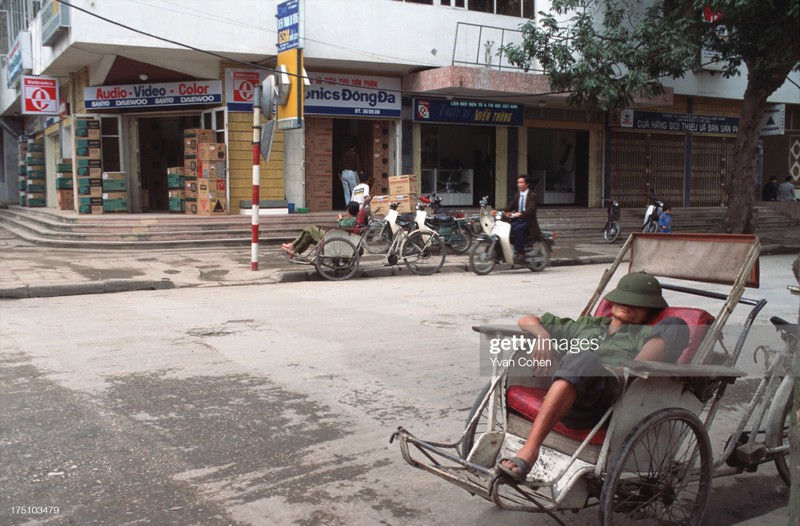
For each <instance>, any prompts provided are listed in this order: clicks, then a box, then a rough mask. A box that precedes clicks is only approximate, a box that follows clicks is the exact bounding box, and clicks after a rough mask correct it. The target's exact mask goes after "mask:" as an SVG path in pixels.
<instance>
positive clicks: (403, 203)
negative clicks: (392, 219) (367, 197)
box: [369, 194, 419, 216]
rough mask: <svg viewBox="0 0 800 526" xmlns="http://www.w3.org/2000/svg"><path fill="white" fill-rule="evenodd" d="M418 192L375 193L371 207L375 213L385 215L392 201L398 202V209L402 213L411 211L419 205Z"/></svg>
mask: <svg viewBox="0 0 800 526" xmlns="http://www.w3.org/2000/svg"><path fill="white" fill-rule="evenodd" d="M418 199H419V195H418V194H391V195H374V196H372V201H370V203H369V207H370V209H371V210H372V214H373V215H383V216H385V215H386V214H387V213H388V212H389V205H390V204H391V203H398V205H397V211H398V212H400V213H403V212H411V211H413V210H414V209H415V207H416V206H417V200H418Z"/></svg>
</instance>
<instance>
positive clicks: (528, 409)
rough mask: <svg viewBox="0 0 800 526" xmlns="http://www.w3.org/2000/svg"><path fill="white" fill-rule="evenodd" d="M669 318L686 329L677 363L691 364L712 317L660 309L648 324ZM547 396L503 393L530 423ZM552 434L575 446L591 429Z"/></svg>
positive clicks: (607, 306) (607, 308) (601, 312)
mask: <svg viewBox="0 0 800 526" xmlns="http://www.w3.org/2000/svg"><path fill="white" fill-rule="evenodd" d="M594 315H595V316H610V315H611V302H609V301H606V300H605V299H604V300H602V301H601V302H600V304H599V305H598V306H597V309H596V310H595V312H594ZM670 316H674V317H677V318H681V319H682V320H683V321H685V322H686V325H688V327H689V343H688V345H687V346H686V348H685V349H684V350H683V351H682V352H681V354H680V356H679V357H678V360H677V362H676V363H679V364H686V363H691V361H692V358H693V357H694V355H695V353H696V352H697V349H698V348H699V347H700V343H701V342H702V341H703V337H704V336H705V334H706V330H707V329H708V326H709V325H711V324H712V323H713V322H714V317H713V316H712V315H711V314H709V313H708V312H706V311H704V310H702V309H695V308H692V307H666V308H664V309H661V311H660V312H659V313H658V314H657V315H656V316H654V317H653V318H652V319H651V320H650V322H649V325H655V324H657V323H658V322H660V321H661V320H663V319H664V318H668V317H670ZM546 394H547V389H540V388H536V387H527V386H522V385H512V386H510V387H509V388H508V390H507V392H506V401H507V405H508V408H509V409H510V410H512V411H513V412H515V413H517V414H519V415H521V416H523V417H524V418H525V419H526V420H530V421H531V422H533V421H534V420H536V416H537V415H538V414H539V410H540V409H541V407H542V401H543V400H544V397H545V395H546ZM553 431H555V432H556V433H559V434H561V435H564V436H566V437H569V438H571V439H573V440H577V441H578V442H582V441H583V440H584V439H585V438H586V437H587V436H588V435H589V433H590V432H591V429H573V428H570V427H567V426H566V425H564V424H563V423H561V422H559V423H558V424H556V426H555V427H554V428H553ZM606 431H607V429H606V427H602V428H600V429H599V430H598V431H597V433H596V434H595V435H594V436H593V437H592V439H591V440H590V441H589V444H591V445H594V446H600V445H602V444H603V441H604V440H605V437H606Z"/></svg>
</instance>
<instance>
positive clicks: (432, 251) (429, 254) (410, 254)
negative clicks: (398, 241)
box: [403, 230, 445, 276]
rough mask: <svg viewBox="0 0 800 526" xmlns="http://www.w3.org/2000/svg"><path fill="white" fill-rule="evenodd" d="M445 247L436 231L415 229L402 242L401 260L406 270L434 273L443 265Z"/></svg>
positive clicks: (425, 273) (426, 273) (418, 272)
mask: <svg viewBox="0 0 800 526" xmlns="http://www.w3.org/2000/svg"><path fill="white" fill-rule="evenodd" d="M444 257H445V248H444V242H443V241H442V238H441V237H440V236H439V234H437V233H436V232H422V231H421V230H416V231H414V232H412V233H411V234H409V235H408V239H406V241H405V243H403V262H404V263H405V264H406V267H408V270H410V271H411V272H413V273H414V274H419V275H421V276H429V275H431V274H435V273H437V272H438V271H439V269H440V268H442V265H444Z"/></svg>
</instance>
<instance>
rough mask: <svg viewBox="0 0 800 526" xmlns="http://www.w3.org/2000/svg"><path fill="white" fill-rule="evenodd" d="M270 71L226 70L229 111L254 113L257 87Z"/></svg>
mask: <svg viewBox="0 0 800 526" xmlns="http://www.w3.org/2000/svg"><path fill="white" fill-rule="evenodd" d="M268 74H269V71H264V70H258V69H233V68H228V69H226V70H225V103H226V104H227V105H228V111H235V112H251V111H253V96H254V95H255V91H256V86H258V84H259V83H261V81H263V80H264V79H265V78H266V77H267V75H268Z"/></svg>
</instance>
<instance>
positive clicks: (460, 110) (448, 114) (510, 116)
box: [414, 98, 525, 126]
mask: <svg viewBox="0 0 800 526" xmlns="http://www.w3.org/2000/svg"><path fill="white" fill-rule="evenodd" d="M524 118H525V106H523V105H522V104H514V103H510V102H490V101H475V100H441V99H416V98H415V99H414V122H441V123H455V124H482V125H487V126H522V123H523V121H524Z"/></svg>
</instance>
